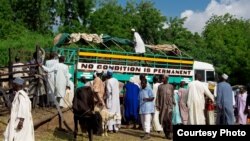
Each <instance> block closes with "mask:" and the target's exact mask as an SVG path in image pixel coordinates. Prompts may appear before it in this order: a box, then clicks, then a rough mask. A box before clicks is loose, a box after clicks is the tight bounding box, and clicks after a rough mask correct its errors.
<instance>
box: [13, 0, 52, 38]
mask: <svg viewBox="0 0 250 141" xmlns="http://www.w3.org/2000/svg"><path fill="white" fill-rule="evenodd" d="M10 2H11V3H10V5H11V8H12V11H13V13H14V16H13V21H14V22H18V23H19V22H21V23H23V24H24V26H25V27H26V28H28V29H29V30H31V31H39V32H41V33H47V32H49V27H50V23H51V22H50V19H51V18H50V15H49V14H50V10H51V9H50V7H48V5H50V3H51V1H50V0H35V1H34V0H24V1H20V0H11V1H10Z"/></svg>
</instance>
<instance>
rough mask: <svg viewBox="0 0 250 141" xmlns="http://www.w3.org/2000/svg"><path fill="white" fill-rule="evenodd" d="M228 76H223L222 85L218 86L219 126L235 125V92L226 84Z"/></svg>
mask: <svg viewBox="0 0 250 141" xmlns="http://www.w3.org/2000/svg"><path fill="white" fill-rule="evenodd" d="M227 79H228V75H227V74H225V73H224V74H222V75H221V77H220V83H218V85H217V99H216V105H217V110H218V115H217V120H216V122H217V124H223V125H232V124H234V112H233V97H232V95H233V90H232V87H231V85H230V84H229V83H228V82H226V80H227Z"/></svg>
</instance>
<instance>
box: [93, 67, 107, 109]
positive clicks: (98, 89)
mask: <svg viewBox="0 0 250 141" xmlns="http://www.w3.org/2000/svg"><path fill="white" fill-rule="evenodd" d="M101 77H102V70H97V71H96V77H95V79H94V81H93V91H94V93H95V95H94V98H95V99H94V100H95V104H96V105H97V104H100V105H105V103H104V99H103V97H104V93H105V89H104V84H103V82H102V79H101Z"/></svg>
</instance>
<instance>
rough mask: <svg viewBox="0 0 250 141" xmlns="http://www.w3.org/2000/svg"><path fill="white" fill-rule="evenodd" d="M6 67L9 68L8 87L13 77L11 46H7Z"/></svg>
mask: <svg viewBox="0 0 250 141" xmlns="http://www.w3.org/2000/svg"><path fill="white" fill-rule="evenodd" d="M8 69H9V87H11V86H12V79H13V74H12V72H13V70H12V69H13V67H12V61H11V48H9V67H8Z"/></svg>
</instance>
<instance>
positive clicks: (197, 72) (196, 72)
mask: <svg viewBox="0 0 250 141" xmlns="http://www.w3.org/2000/svg"><path fill="white" fill-rule="evenodd" d="M194 74H200V75H201V81H202V82H204V81H205V70H195V73H194Z"/></svg>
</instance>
